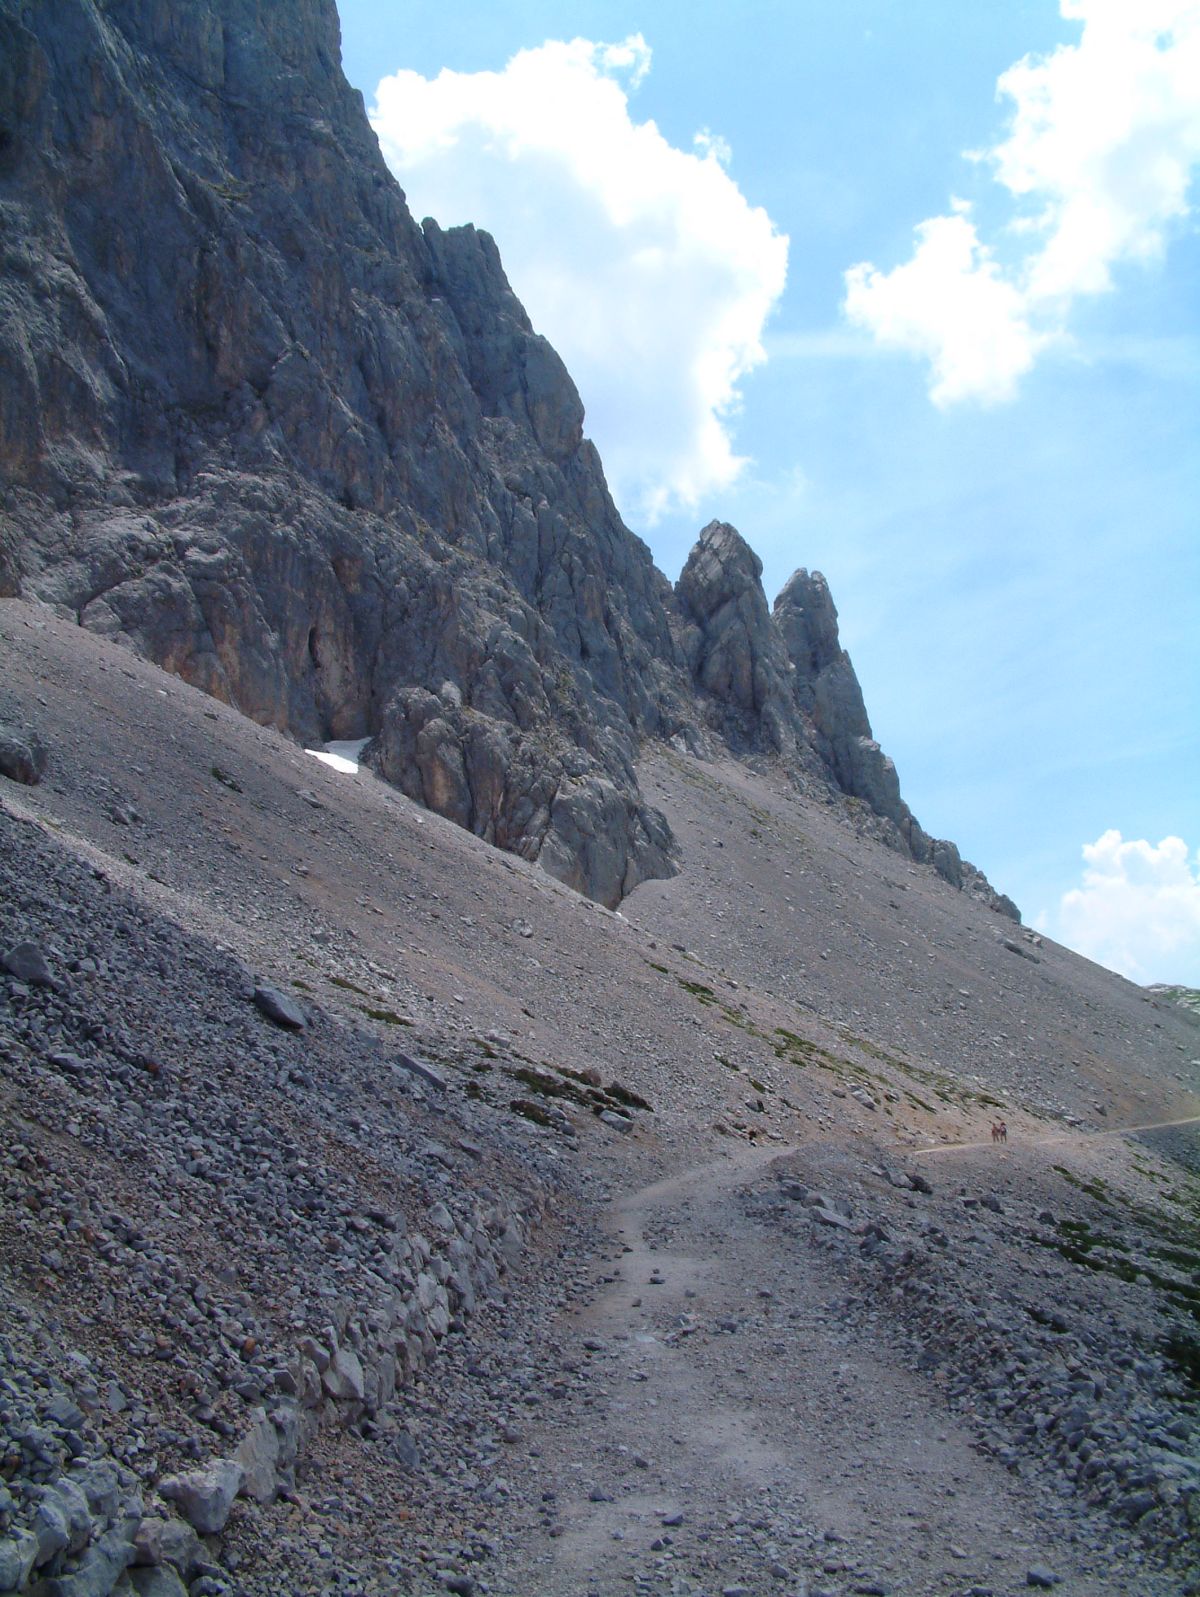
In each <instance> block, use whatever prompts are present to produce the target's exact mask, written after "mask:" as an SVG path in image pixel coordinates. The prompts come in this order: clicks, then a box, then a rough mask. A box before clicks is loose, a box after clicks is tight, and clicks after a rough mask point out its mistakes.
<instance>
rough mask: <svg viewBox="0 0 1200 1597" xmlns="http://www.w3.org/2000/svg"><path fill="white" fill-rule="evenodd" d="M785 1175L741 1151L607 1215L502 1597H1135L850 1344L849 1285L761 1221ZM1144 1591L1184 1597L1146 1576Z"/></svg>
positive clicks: (1078, 1539) (889, 1371) (964, 1438)
mask: <svg viewBox="0 0 1200 1597" xmlns="http://www.w3.org/2000/svg"><path fill="white" fill-rule="evenodd" d="M960 1151H961V1150H960ZM779 1157H780V1155H779V1153H778V1150H774V1151H772V1150H767V1149H754V1150H746V1151H739V1153H738V1154H737V1155H736V1156H735V1157H732V1158H728V1159H725V1160H722V1161H719V1162H717V1163H714V1164H708V1165H704V1166H700V1167H696V1168H692V1169H689V1170H688V1171H686V1172H685V1173H683V1174H682V1175H677V1176H673V1177H671V1178H668V1179H666V1180H663V1181H659V1182H656V1183H654V1184H652V1185H650V1186H648V1187H644V1188H642V1189H641V1190H639V1191H637V1192H635V1193H632V1194H630V1195H629V1196H627V1197H625V1198H622V1199H621V1200H620V1201H618V1202H617V1203H616V1204H615V1205H614V1207H613V1212H612V1221H613V1231H612V1237H613V1247H612V1252H611V1254H610V1259H609V1263H608V1265H607V1267H606V1268H605V1270H604V1272H603V1273H602V1274H601V1276H600V1277H599V1280H598V1281H597V1283H596V1288H595V1296H594V1298H593V1300H592V1301H591V1302H590V1303H589V1304H588V1305H587V1306H585V1307H583V1308H581V1309H579V1310H578V1311H577V1312H576V1313H575V1314H574V1316H573V1317H572V1320H571V1323H570V1325H569V1327H568V1328H567V1330H566V1332H565V1337H566V1340H567V1341H568V1342H569V1343H570V1344H572V1345H573V1346H574V1347H575V1348H577V1349H578V1350H580V1352H581V1354H582V1355H583V1356H584V1357H585V1358H586V1360H587V1363H588V1369H589V1375H590V1381H589V1382H588V1385H587V1387H586V1389H585V1395H584V1397H583V1399H582V1403H570V1404H567V1405H562V1406H560V1407H559V1408H558V1409H557V1410H556V1412H555V1414H554V1417H553V1424H547V1425H545V1426H543V1427H541V1428H540V1429H539V1431H538V1434H537V1443H536V1451H539V1452H540V1453H541V1457H540V1459H538V1460H537V1462H536V1472H537V1479H538V1481H539V1482H540V1483H541V1484H542V1487H543V1490H542V1492H541V1494H540V1497H541V1514H540V1519H539V1522H538V1523H537V1524H534V1523H532V1522H531V1523H529V1524H528V1525H527V1526H526V1528H525V1543H524V1546H523V1547H522V1550H521V1553H520V1555H519V1556H517V1557H513V1558H512V1559H511V1560H510V1562H509V1564H508V1566H507V1567H506V1568H505V1569H504V1571H503V1574H502V1576H501V1578H500V1579H499V1580H498V1581H497V1582H496V1583H495V1585H494V1589H496V1590H499V1591H502V1592H504V1593H511V1594H512V1597H516V1594H517V1593H526V1592H534V1591H536V1592H538V1593H543V1594H545V1597H579V1594H581V1593H584V1592H586V1593H589V1594H590V1593H595V1594H597V1597H608V1594H610V1593H619V1592H627V1591H629V1590H635V1591H637V1590H647V1591H653V1592H672V1593H697V1594H699V1593H715V1592H734V1591H745V1592H747V1593H749V1592H760V1591H779V1592H781V1593H788V1594H793V1597H794V1594H797V1593H801V1592H804V1591H807V1592H808V1593H809V1597H818V1594H819V1593H821V1592H830V1593H842V1592H862V1593H883V1592H895V1593H903V1592H909V1593H933V1592H943V1591H944V1592H963V1593H965V1592H975V1593H980V1594H982V1593H983V1592H997V1593H999V1592H1004V1591H1015V1590H1018V1589H1023V1588H1026V1587H1027V1583H1028V1581H1029V1574H1030V1571H1034V1572H1035V1575H1036V1573H1037V1572H1049V1573H1053V1574H1054V1575H1056V1576H1057V1577H1059V1581H1060V1582H1061V1584H1058V1587H1057V1589H1059V1590H1060V1591H1062V1592H1064V1593H1077V1594H1079V1597H1104V1594H1108V1593H1111V1594H1113V1597H1116V1594H1118V1593H1127V1592H1129V1591H1130V1590H1131V1589H1133V1588H1131V1587H1130V1585H1129V1583H1128V1575H1127V1574H1126V1575H1118V1576H1116V1577H1115V1578H1112V1579H1110V1578H1109V1577H1108V1576H1107V1575H1106V1573H1105V1571H1104V1567H1103V1564H1102V1560H1101V1558H1100V1556H1099V1554H1098V1551H1097V1550H1096V1549H1095V1548H1089V1547H1088V1545H1087V1538H1086V1536H1083V1535H1078V1534H1077V1533H1076V1532H1075V1531H1074V1530H1073V1528H1072V1524H1071V1516H1070V1515H1069V1514H1064V1513H1063V1511H1062V1509H1061V1506H1060V1505H1055V1509H1054V1510H1053V1511H1052V1509H1051V1508H1050V1507H1049V1506H1048V1505H1047V1501H1046V1499H1045V1497H1044V1494H1043V1493H1041V1492H1038V1491H1036V1490H1034V1491H1030V1490H1029V1489H1028V1488H1026V1487H1024V1486H1022V1484H1021V1483H1020V1481H1018V1480H1016V1479H1014V1477H1013V1476H1012V1475H1011V1474H1009V1473H1008V1472H1007V1471H1006V1470H1004V1469H1002V1468H1001V1467H999V1466H998V1465H997V1464H996V1463H995V1462H994V1461H992V1460H991V1459H989V1458H987V1457H985V1456H983V1455H981V1454H980V1452H979V1451H978V1449H977V1445H976V1438H975V1436H974V1435H973V1434H972V1430H971V1428H970V1426H969V1425H967V1424H964V1423H963V1422H962V1421H961V1420H960V1419H958V1418H956V1417H955V1416H954V1415H953V1414H951V1413H950V1412H949V1411H948V1410H947V1409H945V1408H943V1407H941V1406H940V1405H937V1404H936V1403H935V1404H934V1405H931V1404H930V1400H929V1399H930V1393H929V1390H928V1382H927V1381H926V1380H925V1379H924V1378H923V1377H922V1376H920V1375H918V1374H915V1373H914V1372H913V1371H912V1370H911V1369H910V1368H908V1367H906V1364H905V1362H904V1360H903V1359H902V1358H901V1357H900V1356H899V1354H898V1350H897V1349H896V1348H894V1347H892V1346H889V1343H888V1341H887V1339H886V1338H883V1337H880V1338H878V1339H875V1338H868V1337H864V1336H863V1335H862V1334H861V1331H860V1330H858V1329H856V1328H854V1327H851V1326H850V1325H849V1324H847V1323H845V1322H844V1321H843V1320H842V1318H841V1316H840V1314H839V1301H838V1294H839V1282H838V1280H837V1278H836V1276H834V1275H832V1274H831V1273H830V1271H829V1270H828V1269H827V1268H823V1267H822V1265H821V1263H820V1262H819V1261H818V1259H816V1258H815V1257H814V1256H813V1255H812V1254H811V1253H804V1252H801V1253H796V1252H788V1253H781V1251H780V1248H779V1239H778V1236H777V1235H776V1234H774V1233H772V1232H771V1231H768V1230H766V1229H764V1227H763V1226H762V1225H761V1224H760V1223H757V1222H756V1221H755V1220H754V1219H753V1218H752V1217H750V1216H749V1215H748V1214H747V1212H746V1207H745V1203H744V1201H743V1200H744V1191H743V1190H742V1189H744V1188H745V1187H746V1185H747V1184H748V1183H751V1182H753V1180H754V1179H755V1178H756V1177H757V1176H759V1175H760V1173H761V1172H762V1171H763V1169H764V1167H766V1166H767V1165H768V1164H770V1163H772V1162H774V1161H776V1160H778V1159H779ZM1136 1589H1137V1590H1138V1591H1139V1592H1143V1593H1146V1594H1149V1593H1150V1592H1152V1591H1156V1590H1160V1589H1162V1590H1168V1589H1173V1588H1170V1587H1167V1586H1161V1587H1160V1586H1159V1585H1157V1584H1156V1583H1155V1580H1154V1578H1153V1576H1151V1575H1150V1574H1149V1572H1143V1573H1142V1574H1141V1575H1140V1576H1139V1584H1138V1586H1137V1588H1136Z"/></svg>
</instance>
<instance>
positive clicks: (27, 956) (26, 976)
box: [0, 943, 60, 988]
mask: <svg viewBox="0 0 1200 1597" xmlns="http://www.w3.org/2000/svg"><path fill="white" fill-rule="evenodd" d="M0 965H3V966H4V968H5V970H6V971H7V972H8V974H9V975H10V976H15V977H16V979H17V981H23V982H28V983H29V985H30V986H31V987H54V988H57V987H58V986H59V985H60V984H59V982H58V980H57V978H56V977H55V975H54V972H53V971H52V970H51V969H50V964H49V961H48V960H47V958H46V956H45V954H44V953H43V952H42V950H41V949H40V948H39V947H38V945H37V944H36V943H18V944H17V945H16V947H15V948H10V949H9V950H8V952H7V953H6V954H4V955H3V956H2V957H0Z"/></svg>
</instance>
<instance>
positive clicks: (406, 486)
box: [0, 0, 686, 901]
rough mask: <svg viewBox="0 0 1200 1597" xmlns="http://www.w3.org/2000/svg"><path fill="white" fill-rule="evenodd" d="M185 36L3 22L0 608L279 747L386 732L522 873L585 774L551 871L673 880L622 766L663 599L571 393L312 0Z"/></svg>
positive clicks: (494, 256) (399, 759)
mask: <svg viewBox="0 0 1200 1597" xmlns="http://www.w3.org/2000/svg"><path fill="white" fill-rule="evenodd" d="M186 11H187V16H186V18H181V15H180V11H179V8H178V7H177V6H175V5H173V4H171V3H170V0H137V3H133V0H129V3H119V4H114V5H111V6H107V7H105V8H103V10H101V9H100V8H97V7H95V6H92V5H90V4H87V3H85V0H64V3H63V4H62V5H56V6H54V7H33V8H30V7H28V6H23V5H19V4H16V3H15V0H0V58H2V59H0V107H3V108H5V109H4V121H5V130H4V131H5V135H6V136H5V139H4V142H3V145H2V148H0V197H2V203H3V206H4V230H5V236H6V240H8V241H9V248H8V260H7V263H6V264H7V270H6V271H5V272H4V274H3V277H2V279H0V397H2V398H3V401H4V402H3V405H2V407H0V412H2V415H3V422H2V423H0V475H2V476H3V478H4V481H5V483H6V485H7V486H8V492H7V495H6V500H5V503H4V507H3V517H2V519H0V593H9V592H13V591H16V590H17V588H18V587H20V588H22V589H23V590H24V591H25V592H27V593H29V594H33V595H36V596H39V597H42V598H44V599H47V600H49V601H50V602H52V603H54V604H56V605H59V606H62V607H64V608H65V609H67V610H68V611H70V612H71V613H73V614H74V615H75V616H76V617H77V619H78V620H79V621H80V623H81V624H82V625H84V626H87V627H89V628H91V629H93V630H95V631H98V632H101V633H104V634H105V635H107V636H110V637H113V638H116V639H119V640H121V641H123V642H126V643H129V644H130V645H132V646H133V647H134V648H136V649H137V650H139V651H140V652H141V653H143V654H145V655H147V656H149V657H150V658H152V659H154V660H156V661H158V662H159V663H161V664H162V665H164V666H166V667H167V668H168V669H169V670H172V671H175V672H177V673H178V674H179V675H181V676H183V677H185V678H186V679H187V680H188V681H190V682H193V683H194V684H195V685H197V686H199V687H201V688H203V689H204V690H205V691H207V692H210V693H213V694H215V695H217V696H219V697H221V698H223V699H225V700H226V701H228V702H229V703H231V704H234V705H236V706H237V707H238V708H239V709H241V710H243V711H244V712H245V713H246V714H248V715H251V716H254V717H255V718H256V719H258V720H260V721H263V722H266V723H269V724H271V725H273V726H276V727H278V728H280V729H281V730H285V731H289V732H292V733H294V734H295V735H297V736H300V737H303V738H305V739H309V740H313V739H328V738H334V737H362V736H367V735H371V734H377V735H378V737H379V744H378V764H379V767H380V769H381V770H383V771H384V773H385V774H387V775H388V776H389V777H390V778H391V779H393V780H395V781H397V782H399V784H400V785H401V786H402V787H404V788H405V790H406V791H410V792H413V793H414V794H416V793H418V791H419V793H420V795H421V797H422V799H423V801H424V802H427V803H429V804H430V805H431V807H433V808H438V809H440V810H441V811H442V813H445V814H448V815H452V816H453V817H454V818H455V819H459V820H462V821H463V824H469V825H473V826H477V827H478V829H479V830H480V831H481V833H483V834H484V835H494V836H495V837H496V839H497V841H501V842H502V844H504V845H505V846H520V847H521V848H522V850H523V851H524V852H527V853H528V854H529V855H530V857H533V858H536V857H538V855H539V854H540V852H541V847H542V844H543V842H544V841H545V838H546V836H547V835H548V833H549V832H550V830H551V829H552V825H551V816H552V813H558V814H560V815H562V816H563V817H564V818H565V817H566V816H567V815H569V814H571V813H572V812H573V810H574V808H575V805H574V803H573V802H572V801H571V800H570V798H569V797H568V795H567V793H566V790H565V789H564V787H563V781H564V780H567V779H569V780H570V781H572V782H580V781H584V780H585V778H586V780H587V781H593V780H594V781H595V782H596V783H599V784H601V788H602V789H603V790H605V791H607V790H609V789H611V791H612V793H613V794H616V795H618V796H619V799H620V801H619V802H605V803H603V804H600V805H598V806H595V807H594V808H593V811H592V812H591V813H592V814H593V819H595V820H596V821H597V822H600V821H603V824H604V825H606V826H607V827H609V828H610V829H611V830H610V833H609V834H607V835H606V837H605V838H604V840H603V841H604V846H603V848H599V849H597V848H589V849H588V850H587V851H585V852H586V854H587V857H588V858H589V859H594V860H595V861H596V864H595V870H597V871H600V873H601V875H600V876H595V875H594V873H593V868H592V867H591V866H589V865H587V864H586V863H584V862H583V860H582V858H581V860H580V861H577V862H575V863H574V864H573V865H572V866H571V868H570V870H569V871H567V870H566V866H565V863H564V859H563V845H562V843H561V838H562V836H564V835H566V833H565V832H564V826H565V824H566V823H565V819H564V821H563V822H562V823H561V824H558V825H557V827H556V828H555V830H556V836H557V837H558V839H559V841H558V842H557V843H556V845H555V847H554V848H552V850H551V853H552V855H553V859H554V869H555V871H556V874H568V875H569V876H570V877H571V879H572V880H574V881H575V882H576V883H577V884H578V885H579V886H580V887H581V888H582V890H584V891H586V892H592V893H594V895H595V896H597V897H600V898H603V899H605V900H606V901H607V900H609V899H612V898H613V896H614V895H615V894H617V895H619V892H620V890H621V888H620V884H621V883H622V882H624V881H628V880H636V879H640V877H641V876H644V875H646V874H655V873H659V872H661V871H663V870H666V871H670V870H671V869H672V865H671V860H670V853H671V847H670V838H669V834H668V833H667V830H666V826H665V823H664V822H663V821H662V819H661V817H659V816H656V815H652V814H650V813H649V812H648V809H647V806H646V805H645V802H644V801H643V800H642V798H641V795H640V794H639V793H638V790H637V785H636V782H635V781H634V780H633V777H632V769H633V755H634V752H635V749H636V743H637V739H638V738H639V737H640V736H643V735H653V734H655V733H657V732H658V731H660V730H662V729H663V728H664V727H665V728H666V729H668V730H671V731H673V730H675V729H676V728H677V727H678V726H679V724H680V723H681V722H682V721H683V720H684V719H685V718H686V707H685V705H684V704H683V702H682V700H681V698H680V695H679V683H678V681H677V680H676V677H677V672H676V669H675V646H674V642H673V639H672V636H671V631H670V626H669V620H668V601H669V597H670V589H669V585H668V584H667V583H666V581H665V579H664V578H663V577H662V576H661V575H660V574H659V573H658V572H657V571H656V570H655V569H654V566H653V563H652V561H651V558H650V555H649V551H648V550H647V549H646V547H645V545H644V544H642V543H641V542H640V541H639V540H638V539H636V538H635V537H633V535H632V534H631V533H630V532H629V531H628V529H627V528H626V527H625V526H624V525H623V523H622V522H621V520H620V518H619V516H618V515H617V513H616V510H615V508H614V507H613V505H612V501H611V499H610V497H609V495H608V491H607V488H606V486H605V483H604V477H603V473H602V471H601V468H600V463H599V460H598V457H597V456H596V453H595V450H594V449H593V448H592V446H591V445H590V444H589V443H588V442H587V441H586V440H585V439H584V437H583V406H582V404H581V402H580V399H579V395H578V393H577V391H576V389H575V386H574V384H573V383H572V382H571V379H570V377H569V375H568V374H567V372H566V369H565V368H564V366H563V364H562V362H561V361H560V360H559V358H558V356H557V355H556V354H555V352H554V351H553V350H552V349H551V348H550V346H549V345H548V344H547V343H546V341H545V340H544V339H543V338H541V337H539V336H538V335H537V334H536V333H535V332H534V331H533V329H532V328H531V327H530V324H529V321H528V318H527V317H526V315H525V313H524V311H523V310H522V308H521V306H520V304H519V303H518V301H517V300H516V298H515V296H514V295H513V293H512V291H511V289H510V288H509V285H508V283H507V280H506V279H505V276H504V272H503V269H502V267H501V265H500V260H499V255H498V253H497V250H496V247H495V245H494V243H493V242H492V240H491V239H490V238H489V237H488V236H487V235H486V234H482V233H478V232H476V231H475V229H473V228H463V229H456V230H452V231H449V232H443V231H442V230H441V229H439V228H438V227H437V226H436V225H435V224H433V223H427V224H426V226H425V228H424V229H423V230H422V229H421V228H419V227H417V226H416V224H415V223H414V222H413V220H412V218H411V217H410V215H409V213H408V210H407V207H406V206H405V203H404V196H403V194H402V193H401V192H400V190H399V188H398V187H397V186H396V184H395V182H394V180H393V179H392V178H391V176H390V174H389V173H388V172H387V170H386V168H385V167H384V164H383V161H382V159H381V157H380V154H379V150H378V147H377V144H376V141H375V138H374V135H373V134H372V132H371V130H370V127H369V125H368V124H367V121H366V118H365V116H364V113H363V107H362V102H361V97H360V96H359V95H358V94H357V93H355V92H354V91H353V90H352V89H351V88H350V87H349V85H348V84H347V83H346V82H345V79H344V78H343V77H342V74H341V71H340V68H339V66H338V30H337V18H336V12H335V10H334V7H333V4H332V0H297V3H296V4H294V5H289V6H287V7H282V8H274V9H272V8H268V9H267V10H266V11H265V12H264V10H263V8H262V7H260V6H258V5H256V4H253V3H252V0H210V3H208V4H201V5H196V6H189V7H187V8H186ZM117 195H119V196H120V197H121V198H120V203H119V204H116V203H114V196H117ZM443 684H450V685H451V687H452V688H453V689H454V691H455V692H456V694H457V695H458V699H459V705H458V708H457V709H456V711H455V715H454V716H451V717H450V718H449V719H448V720H446V719H443V720H442V721H441V722H440V723H439V724H438V725H436V726H434V727H432V728H431V729H429V730H423V728H424V726H425V722H426V721H427V720H428V719H429V718H428V717H427V716H424V715H423V713H417V712H416V711H415V710H414V698H413V695H414V694H416V693H418V692H419V691H427V690H430V689H432V690H433V691H435V692H437V691H440V690H441V688H442V685H443ZM393 715H394V716H396V717H398V723H397V725H396V726H395V727H391V726H390V725H389V716H393ZM414 715H416V720H415V721H414ZM554 750H557V751H558V752H557V753H555V752H553V751H554ZM575 767H579V769H578V770H576V769H575ZM472 782H474V784H475V787H474V790H472V788H471V783H472ZM552 801H553V802H552ZM602 862H603V863H602Z"/></svg>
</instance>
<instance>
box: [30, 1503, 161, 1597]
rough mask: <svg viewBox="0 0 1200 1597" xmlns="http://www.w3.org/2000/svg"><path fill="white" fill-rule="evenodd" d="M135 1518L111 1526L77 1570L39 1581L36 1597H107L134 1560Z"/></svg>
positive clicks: (86, 1553) (81, 1561)
mask: <svg viewBox="0 0 1200 1597" xmlns="http://www.w3.org/2000/svg"><path fill="white" fill-rule="evenodd" d="M135 1523H136V1516H134V1518H132V1519H128V1518H127V1519H125V1520H123V1521H122V1522H121V1523H118V1524H117V1525H114V1526H113V1527H112V1529H111V1530H108V1531H106V1532H105V1533H104V1535H102V1536H100V1537H99V1538H98V1539H97V1540H96V1541H94V1542H93V1543H92V1544H91V1546H90V1547H89V1548H88V1549H87V1551H86V1552H85V1553H84V1555H83V1557H82V1559H81V1560H80V1562H79V1564H78V1565H77V1567H76V1568H75V1569H73V1570H71V1571H69V1572H64V1573H63V1574H61V1575H55V1576H51V1577H50V1578H48V1579H46V1580H43V1581H40V1582H39V1583H38V1584H37V1586H36V1587H35V1588H34V1590H35V1592H36V1597H109V1594H110V1593H111V1592H112V1589H113V1587H114V1586H115V1585H116V1584H117V1581H118V1580H119V1579H120V1578H121V1575H122V1574H123V1573H124V1571H125V1570H126V1569H127V1568H128V1566H129V1564H130V1562H131V1561H132V1559H133V1544H132V1540H131V1537H132V1532H133V1525H134V1524H135Z"/></svg>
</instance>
